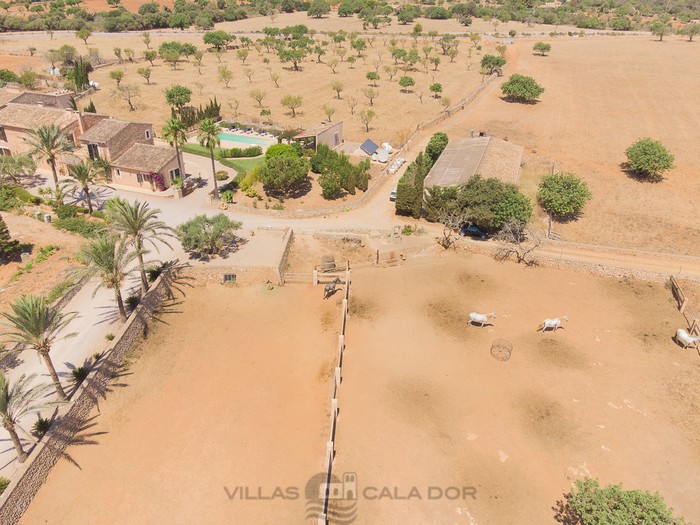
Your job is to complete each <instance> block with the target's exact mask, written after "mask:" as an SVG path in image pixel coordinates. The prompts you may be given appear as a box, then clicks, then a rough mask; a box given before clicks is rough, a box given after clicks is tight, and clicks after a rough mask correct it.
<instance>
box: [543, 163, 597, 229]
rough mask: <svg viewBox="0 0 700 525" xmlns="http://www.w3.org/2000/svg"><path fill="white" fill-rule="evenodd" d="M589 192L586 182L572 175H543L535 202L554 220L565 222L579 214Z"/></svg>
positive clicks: (588, 196)
mask: <svg viewBox="0 0 700 525" xmlns="http://www.w3.org/2000/svg"><path fill="white" fill-rule="evenodd" d="M590 198H591V192H590V191H589V190H588V185H587V184H586V182H585V181H584V180H582V179H580V178H579V177H577V176H576V175H574V174H573V173H555V174H553V175H545V176H544V177H542V181H541V182H540V186H539V190H538V191H537V200H538V202H539V203H540V205H541V206H542V208H544V210H545V211H546V212H547V213H548V214H550V215H551V216H552V217H553V218H555V219H560V220H566V219H571V218H574V217H576V216H577V215H578V214H580V213H581V211H582V210H583V207H584V206H585V204H586V201H588V200H590Z"/></svg>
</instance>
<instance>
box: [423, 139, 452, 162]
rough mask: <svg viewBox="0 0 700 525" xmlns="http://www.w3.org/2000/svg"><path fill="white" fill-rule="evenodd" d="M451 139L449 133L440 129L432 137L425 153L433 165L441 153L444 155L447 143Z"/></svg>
mask: <svg viewBox="0 0 700 525" xmlns="http://www.w3.org/2000/svg"><path fill="white" fill-rule="evenodd" d="M449 141H450V139H449V138H448V137H447V135H446V134H445V133H442V132H440V131H438V132H437V133H435V134H434V135H433V136H432V137H430V141H429V142H428V145H427V146H426V147H425V154H426V155H427V156H428V158H429V159H430V163H431V165H432V164H435V162H436V161H437V160H438V158H440V155H442V152H443V151H444V150H445V148H446V147H447V143H448V142H449Z"/></svg>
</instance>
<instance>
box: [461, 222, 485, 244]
mask: <svg viewBox="0 0 700 525" xmlns="http://www.w3.org/2000/svg"><path fill="white" fill-rule="evenodd" d="M459 234H460V235H461V236H462V237H473V238H475V239H481V240H482V241H485V240H486V239H488V236H489V234H488V233H486V232H485V231H484V230H482V229H481V228H479V227H478V226H477V225H476V224H469V223H468V222H465V223H464V224H462V227H461V228H460V229H459Z"/></svg>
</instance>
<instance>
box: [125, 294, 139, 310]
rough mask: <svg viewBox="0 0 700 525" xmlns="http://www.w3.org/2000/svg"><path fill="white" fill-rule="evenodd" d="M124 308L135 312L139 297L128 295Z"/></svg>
mask: <svg viewBox="0 0 700 525" xmlns="http://www.w3.org/2000/svg"><path fill="white" fill-rule="evenodd" d="M124 302H125V303H126V306H127V307H128V308H129V310H131V311H132V312H133V311H134V310H136V307H137V306H138V305H139V303H140V302H141V297H140V296H138V295H130V296H129V297H127V298H126V301H124Z"/></svg>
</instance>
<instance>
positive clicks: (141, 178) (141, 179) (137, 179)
mask: <svg viewBox="0 0 700 525" xmlns="http://www.w3.org/2000/svg"><path fill="white" fill-rule="evenodd" d="M136 182H138V183H139V184H143V173H137V174H136Z"/></svg>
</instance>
